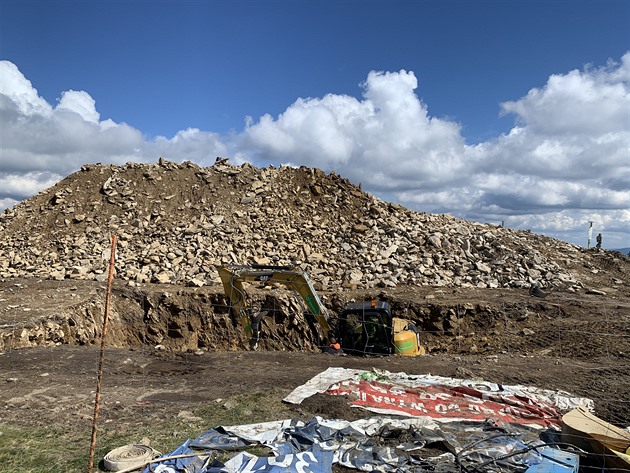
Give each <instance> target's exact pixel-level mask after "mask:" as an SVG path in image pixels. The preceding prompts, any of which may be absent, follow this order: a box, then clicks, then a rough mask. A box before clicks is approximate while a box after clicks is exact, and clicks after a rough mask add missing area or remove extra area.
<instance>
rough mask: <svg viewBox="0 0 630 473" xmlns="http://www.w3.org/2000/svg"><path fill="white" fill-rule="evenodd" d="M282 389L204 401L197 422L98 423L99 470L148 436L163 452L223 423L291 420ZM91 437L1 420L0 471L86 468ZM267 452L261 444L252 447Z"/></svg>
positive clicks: (52, 472)
mask: <svg viewBox="0 0 630 473" xmlns="http://www.w3.org/2000/svg"><path fill="white" fill-rule="evenodd" d="M283 397H284V392H283V391H281V390H279V389H278V390H275V389H272V390H270V391H265V392H262V391H256V392H252V393H247V394H239V395H236V396H232V397H230V398H228V399H223V400H221V401H219V402H215V403H213V404H211V405H206V406H203V407H200V408H198V409H196V410H195V411H194V412H193V415H194V416H195V417H198V418H199V420H196V419H195V420H192V421H191V420H185V419H180V418H171V419H165V420H164V421H163V422H160V423H159V425H152V426H147V427H142V426H139V427H138V428H137V429H133V430H132V429H130V428H126V429H121V428H116V426H113V425H112V424H111V423H110V424H106V423H103V422H102V421H101V422H99V430H98V433H97V441H96V450H95V456H94V464H95V471H97V469H98V466H99V463H100V462H101V460H102V459H103V457H104V456H105V455H106V454H107V453H108V452H110V451H111V450H113V449H114V448H117V447H120V446H122V445H126V444H131V443H138V442H139V441H140V439H142V438H143V437H146V438H148V439H150V440H151V446H152V447H153V448H155V449H156V450H159V451H161V452H163V453H169V452H171V451H173V450H174V449H175V448H176V447H177V446H179V445H180V444H182V443H183V442H184V441H185V440H186V439H189V438H196V437H197V436H198V435H200V434H201V433H203V432H205V431H206V430H208V429H211V428H213V427H218V426H220V425H223V426H229V425H241V424H253V423H257V422H266V421H272V420H280V419H287V418H291V417H293V416H294V414H295V413H294V412H292V411H291V409H290V408H289V407H288V406H287V405H286V404H284V403H283V402H282V398H283ZM90 440H91V430H90V429H77V428H71V429H62V428H59V427H56V426H48V427H16V426H9V425H3V424H0V471H1V472H3V473H74V472H77V473H78V472H81V473H84V472H85V471H87V467H88V460H89V449H90ZM249 451H250V452H251V453H254V454H256V455H264V454H266V453H265V452H266V450H265V449H262V448H260V447H257V448H253V449H251V450H249Z"/></svg>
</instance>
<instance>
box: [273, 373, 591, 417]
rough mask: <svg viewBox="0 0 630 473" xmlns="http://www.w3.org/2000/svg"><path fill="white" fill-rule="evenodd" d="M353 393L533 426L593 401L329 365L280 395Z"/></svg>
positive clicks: (366, 400) (373, 400) (367, 402)
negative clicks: (292, 389)
mask: <svg viewBox="0 0 630 473" xmlns="http://www.w3.org/2000/svg"><path fill="white" fill-rule="evenodd" d="M317 392H319V393H324V392H325V393H327V394H333V395H353V398H356V400H354V401H352V402H350V405H352V406H357V407H362V408H364V409H367V410H370V411H372V412H376V413H380V414H395V415H407V416H414V417H416V416H420V417H430V418H433V419H435V420H437V421H440V422H453V421H456V422H461V421H470V420H477V421H483V420H484V419H486V418H489V417H492V418H495V419H499V420H502V421H505V422H513V423H520V424H524V425H530V426H533V427H538V428H546V427H550V426H551V427H555V428H559V426H560V423H561V414H560V412H559V411H560V410H567V409H571V408H573V407H577V406H584V407H587V408H592V405H593V401H592V400H590V399H587V398H579V397H574V396H571V395H570V394H569V393H565V392H562V391H550V390H543V389H539V388H533V387H526V386H507V385H499V384H495V383H489V382H486V381H481V380H466V379H456V378H445V377H441V376H431V375H407V374H406V373H390V372H388V371H379V370H375V371H359V370H351V369H344V368H329V369H327V370H326V371H324V372H323V373H320V374H319V375H317V376H315V377H314V378H312V379H311V380H309V381H308V382H307V383H306V384H304V385H302V386H300V387H298V388H296V389H295V390H294V391H293V392H292V393H291V394H289V395H288V396H287V397H286V398H285V399H284V400H285V401H286V402H290V403H294V404H299V403H300V402H302V400H304V399H306V398H307V397H309V396H311V395H313V394H315V393H317Z"/></svg>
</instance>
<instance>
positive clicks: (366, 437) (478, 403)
mask: <svg viewBox="0 0 630 473" xmlns="http://www.w3.org/2000/svg"><path fill="white" fill-rule="evenodd" d="M315 393H325V394H328V395H344V396H348V402H349V403H350V404H351V405H354V406H358V407H360V408H362V409H366V410H368V411H371V412H372V413H375V414H378V415H372V417H366V418H363V419H359V420H355V421H346V420H343V419H323V418H321V417H318V416H316V417H314V418H312V419H310V420H309V421H306V422H303V421H299V420H295V419H294V420H280V421H275V422H265V423H260V424H250V425H240V426H230V427H223V426H220V427H217V428H214V429H210V430H208V431H206V432H204V433H202V434H201V435H200V436H198V437H197V438H196V439H193V440H190V439H189V440H186V441H185V442H184V443H182V444H181V445H180V446H179V447H178V448H176V449H175V450H174V451H173V452H171V453H169V454H167V455H160V454H156V455H154V456H155V458H154V459H151V460H146V459H142V460H137V459H133V458H128V462H129V463H130V464H131V467H133V466H134V464H133V462H137V464H136V466H137V467H138V468H142V467H145V465H147V466H146V468H145V469H144V470H143V471H144V473H150V472H152V471H153V472H158V471H160V472H170V473H179V472H185V473H226V472H232V473H236V472H246V473H254V472H283V471H310V472H315V473H320V472H321V473H325V472H331V471H333V465H339V466H342V467H344V468H347V469H353V470H360V471H382V472H388V471H389V472H407V471H417V472H443V473H462V472H468V473H482V472H494V473H510V472H524V473H550V472H554V473H577V472H578V471H579V467H580V461H581V459H583V464H585V463H586V464H588V465H591V466H598V467H599V468H600V470H598V471H608V470H601V468H602V467H603V468H609V469H611V470H610V471H630V470H624V469H623V468H625V467H628V468H630V455H629V454H628V453H630V451H626V448H628V449H630V432H626V431H623V430H621V429H619V428H615V427H613V426H610V425H608V427H606V426H605V423H604V422H603V421H601V420H599V419H597V418H596V417H594V416H593V415H592V414H590V413H589V409H592V407H593V402H592V401H591V400H590V399H587V398H578V397H574V396H571V395H570V394H569V393H565V392H554V391H549V390H542V389H538V388H531V387H525V386H499V385H496V384H493V383H488V382H484V381H478V380H477V381H473V380H463V379H453V378H444V377H438V376H431V375H417V376H410V375H407V374H405V373H389V372H387V371H379V370H373V371H362V370H355V369H345V368H329V369H327V370H326V371H324V372H322V373H320V374H319V375H318V376H316V377H314V378H312V379H311V380H310V381H309V382H307V383H306V384H304V385H302V386H300V387H298V388H296V389H295V390H294V391H293V392H292V393H291V394H289V395H288V396H287V397H286V398H285V399H284V401H285V402H288V403H293V404H299V403H300V402H302V401H303V400H304V399H305V398H307V397H309V396H311V395H313V394H315ZM562 413H565V414H564V416H563V415H562ZM624 442H625V444H624ZM613 444H614V445H616V446H615V447H611V445H613ZM618 445H622V446H621V447H619V446H618ZM623 445H625V447H623ZM252 446H258V448H259V449H260V448H264V449H265V450H267V452H268V454H267V455H254V454H252V453H248V452H247V449H248V448H251V447H252ZM135 448H137V446H136V447H135ZM147 448H148V447H147ZM227 452H231V453H230V454H229V455H226V453H227ZM111 453H115V452H114V451H113V452H111ZM121 455H122V454H121ZM225 457H229V458H228V459H227V460H225ZM121 467H122V465H121ZM612 468H621V469H620V470H612Z"/></svg>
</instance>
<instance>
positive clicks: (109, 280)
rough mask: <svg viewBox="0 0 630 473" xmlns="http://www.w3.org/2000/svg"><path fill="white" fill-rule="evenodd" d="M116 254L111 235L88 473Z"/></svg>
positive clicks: (91, 465) (91, 456) (97, 409)
mask: <svg viewBox="0 0 630 473" xmlns="http://www.w3.org/2000/svg"><path fill="white" fill-rule="evenodd" d="M115 254H116V235H115V234H114V235H112V251H111V256H110V258H109V277H108V278H107V295H106V297H105V316H104V317H103V331H102V333H101V350H100V352H99V354H98V378H97V381H96V398H95V399H94V417H93V418H92V441H91V442H90V463H89V465H88V473H92V470H93V468H94V449H95V447H96V423H97V420H98V411H99V407H100V403H101V382H102V380H103V358H104V356H105V335H106V334H107V321H108V320H109V300H110V297H111V292H112V280H113V279H114V259H115Z"/></svg>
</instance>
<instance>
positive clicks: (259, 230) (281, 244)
mask: <svg viewBox="0 0 630 473" xmlns="http://www.w3.org/2000/svg"><path fill="white" fill-rule="evenodd" d="M0 233H1V234H2V240H1V241H0V277H4V278H13V277H33V276H34V277H40V278H46V279H54V280H62V279H66V278H70V279H87V280H98V281H103V280H104V279H105V276H106V265H107V262H108V256H109V249H110V239H111V234H112V233H116V234H117V235H118V239H119V248H118V261H117V267H116V271H117V277H118V278H120V279H122V280H127V281H130V282H131V283H139V284H142V283H148V282H153V283H171V284H179V285H189V286H204V285H212V284H213V283H216V282H217V274H216V271H215V269H214V268H215V265H217V264H225V263H237V264H238V263H258V264H271V263H273V264H295V265H298V266H300V267H301V268H302V269H304V270H305V271H306V272H307V273H308V274H310V275H311V278H312V279H313V280H314V281H316V282H317V283H318V284H319V287H320V288H322V289H338V288H344V289H361V288H364V289H365V288H377V287H379V288H393V287H396V286H398V285H418V286H426V285H431V286H448V287H481V288H506V287H513V288H514V287H515V288H522V287H529V286H530V285H531V284H538V285H540V286H541V287H543V288H562V289H563V290H570V291H573V292H579V291H581V290H582V289H583V288H584V287H585V286H589V285H590V284H591V281H590V279H591V276H592V274H593V272H594V271H600V270H603V269H605V270H606V272H607V274H609V275H611V278H609V280H608V281H606V286H610V285H613V286H614V285H619V281H620V280H621V279H620V277H621V276H619V275H618V274H616V273H615V272H611V269H615V270H616V271H617V272H619V271H622V272H623V275H625V276H627V270H622V269H620V268H623V267H624V266H623V265H620V263H619V261H618V259H619V258H618V257H617V256H612V255H611V254H609V253H607V252H597V253H595V252H586V251H583V250H582V249H580V248H579V247H577V246H574V245H569V244H567V243H564V242H561V241H558V240H553V239H550V238H545V237H542V236H539V235H534V234H531V233H529V232H527V231H517V230H511V229H506V228H498V227H495V226H492V225H485V224H480V223H474V222H467V221H464V220H460V219H456V218H453V217H451V216H448V215H430V214H425V213H421V212H414V211H411V210H409V209H405V208H403V207H401V206H399V205H394V204H389V203H386V202H383V201H381V200H379V199H376V198H375V197H373V196H371V195H369V194H366V193H364V192H362V191H361V189H360V187H357V186H354V185H352V184H351V183H350V182H348V181H347V180H346V179H343V178H341V177H339V176H337V175H335V174H328V175H327V174H325V173H323V172H322V171H320V170H317V169H310V168H304V167H302V168H299V169H295V168H290V167H281V168H279V169H278V168H274V167H269V168H265V169H259V168H255V167H252V166H250V165H243V166H232V165H230V164H229V163H228V162H227V160H225V159H221V158H218V159H217V162H216V164H215V165H214V166H212V167H208V168H202V167H199V166H197V165H195V164H192V163H182V164H177V163H172V162H168V161H165V160H163V159H160V161H159V162H158V163H157V164H155V165H150V164H134V163H129V164H127V165H125V166H114V165H108V166H101V165H89V166H84V167H83V168H82V169H81V171H79V172H77V173H74V174H72V175H70V176H68V177H67V178H66V179H64V180H62V181H61V182H59V183H58V184H57V185H55V186H53V187H52V188H49V189H47V190H45V191H43V192H41V193H40V194H38V195H37V196H35V197H33V198H31V199H28V200H27V201H24V202H22V203H20V204H18V205H17V206H15V207H14V208H13V209H8V210H7V211H6V212H5V213H4V214H2V215H1V216H0ZM619 257H621V255H619ZM604 264H605V265H607V267H606V268H603V267H602V265H604ZM612 267H614V268H612ZM625 268H627V262H626V264H625ZM598 283H599V281H598Z"/></svg>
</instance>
